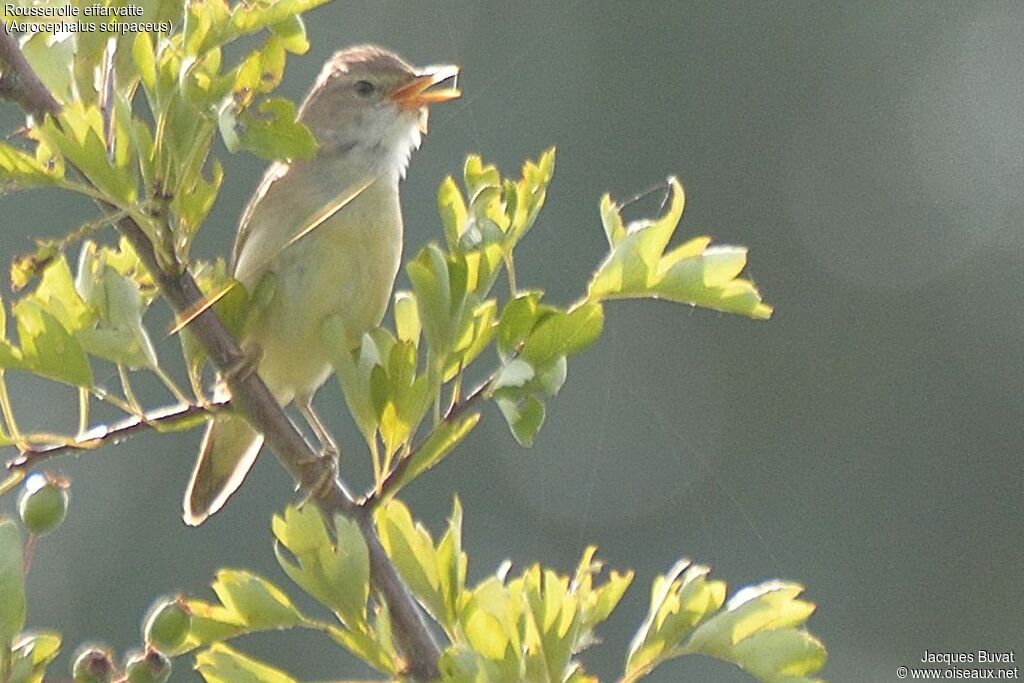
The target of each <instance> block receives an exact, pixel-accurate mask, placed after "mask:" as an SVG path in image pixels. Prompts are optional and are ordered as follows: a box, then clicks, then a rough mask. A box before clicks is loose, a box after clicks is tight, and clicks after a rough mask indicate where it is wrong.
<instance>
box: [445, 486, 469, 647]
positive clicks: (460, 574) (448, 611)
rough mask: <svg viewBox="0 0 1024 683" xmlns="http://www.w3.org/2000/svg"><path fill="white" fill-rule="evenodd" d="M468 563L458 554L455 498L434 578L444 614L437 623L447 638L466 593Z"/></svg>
mask: <svg viewBox="0 0 1024 683" xmlns="http://www.w3.org/2000/svg"><path fill="white" fill-rule="evenodd" d="M468 562H469V560H468V558H467V557H466V553H464V552H462V503H460V502H459V499H458V497H457V496H456V497H455V500H454V502H453V503H452V514H451V516H449V518H448V530H447V531H445V534H444V536H442V537H441V540H440V541H439V542H438V544H437V577H438V582H439V584H440V593H441V601H442V603H443V604H444V613H443V614H441V615H439V616H438V619H439V621H440V623H441V625H442V626H444V627H445V628H446V629H447V630H448V633H449V636H454V631H455V624H456V619H457V617H458V606H459V601H460V600H461V597H462V593H463V592H464V591H465V590H466V570H467V567H468Z"/></svg>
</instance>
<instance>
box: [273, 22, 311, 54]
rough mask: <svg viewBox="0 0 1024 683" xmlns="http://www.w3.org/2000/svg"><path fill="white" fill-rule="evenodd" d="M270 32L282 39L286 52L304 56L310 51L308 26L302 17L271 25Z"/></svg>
mask: <svg viewBox="0 0 1024 683" xmlns="http://www.w3.org/2000/svg"><path fill="white" fill-rule="evenodd" d="M270 30H271V32H273V34H274V35H275V36H277V37H278V38H280V39H281V45H282V46H283V47H284V49H285V50H287V51H288V52H291V53H292V54H294V55H304V54H306V52H307V51H308V50H309V39H307V38H306V25H305V23H303V21H302V17H300V16H298V15H295V16H291V17H288V18H287V19H284V20H283V21H279V22H278V23H276V24H271V25H270Z"/></svg>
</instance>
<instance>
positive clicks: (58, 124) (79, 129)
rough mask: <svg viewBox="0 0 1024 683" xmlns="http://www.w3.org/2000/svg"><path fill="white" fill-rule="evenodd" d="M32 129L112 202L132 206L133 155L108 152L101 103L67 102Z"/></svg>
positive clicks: (133, 185) (133, 197)
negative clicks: (110, 153) (113, 155)
mask: <svg viewBox="0 0 1024 683" xmlns="http://www.w3.org/2000/svg"><path fill="white" fill-rule="evenodd" d="M33 130H34V131H35V132H36V133H38V134H39V135H40V136H41V137H42V139H43V140H44V141H45V142H46V143H47V145H48V146H50V147H51V148H53V149H55V150H57V151H58V152H60V154H61V155H62V156H63V157H65V158H66V159H67V160H68V161H70V162H71V163H72V164H74V166H75V168H77V169H78V170H80V171H81V172H82V173H83V174H84V175H85V176H86V177H87V178H88V179H89V181H90V182H91V183H92V184H93V185H95V186H96V188H97V189H98V190H100V191H101V192H103V193H104V194H106V195H107V196H108V197H109V198H110V200H111V202H116V203H119V205H120V206H130V205H131V204H133V203H134V202H135V200H136V196H137V188H136V179H135V172H134V170H135V167H134V164H133V162H134V156H133V155H132V156H129V155H127V154H126V153H121V154H118V155H116V156H115V157H114V158H110V157H109V156H108V154H107V147H106V144H105V142H104V140H105V139H106V127H105V124H104V120H103V114H102V113H101V112H100V109H99V107H98V106H96V105H86V104H83V103H82V102H77V101H70V102H67V103H65V104H64V106H63V107H62V109H61V111H60V114H59V115H58V117H57V120H56V121H55V120H54V119H52V118H50V117H47V118H46V120H45V121H44V122H43V125H42V126H38V127H36V128H34V129H33ZM121 151H122V152H126V151H127V150H123V149H122V150H121Z"/></svg>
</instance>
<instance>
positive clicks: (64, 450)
mask: <svg viewBox="0 0 1024 683" xmlns="http://www.w3.org/2000/svg"><path fill="white" fill-rule="evenodd" d="M227 405H228V401H222V402H219V403H211V404H209V405H206V406H200V405H187V406H175V407H173V408H161V409H160V410H154V411H152V412H149V413H146V414H145V415H141V416H138V417H129V418H127V419H125V420H122V421H120V422H117V423H115V424H113V425H99V426H98V427H93V428H92V429H90V430H89V431H87V432H84V433H82V434H79V435H78V437H77V438H75V439H74V440H73V441H68V442H66V443H59V442H58V443H48V444H44V445H26V446H23V447H22V449H21V453H19V454H18V456H17V457H16V458H13V459H11V460H8V461H7V469H8V470H12V471H13V470H30V469H34V468H35V467H38V466H39V465H40V464H41V463H42V462H43V461H45V460H49V459H51V458H55V457H57V456H59V455H67V454H68V453H69V452H73V451H91V450H95V449H97V448H100V447H102V446H106V445H108V444H112V443H121V442H122V441H124V440H125V439H128V438H130V437H133V436H136V435H137V434H141V433H142V432H147V431H149V430H151V429H157V428H162V427H169V426H172V425H174V424H176V423H179V422H182V421H184V420H191V419H193V418H196V417H199V416H201V415H207V414H210V415H212V414H213V413H216V412H218V411H220V410H223V409H224V408H226V407H227Z"/></svg>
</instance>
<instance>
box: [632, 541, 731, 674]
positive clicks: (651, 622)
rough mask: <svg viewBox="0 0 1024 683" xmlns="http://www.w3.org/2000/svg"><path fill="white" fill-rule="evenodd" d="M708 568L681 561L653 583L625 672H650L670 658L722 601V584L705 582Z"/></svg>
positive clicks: (723, 596) (723, 597)
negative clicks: (649, 599)
mask: <svg viewBox="0 0 1024 683" xmlns="http://www.w3.org/2000/svg"><path fill="white" fill-rule="evenodd" d="M710 571H711V570H710V569H709V568H708V567H704V566H701V565H693V564H692V563H691V562H690V561H689V560H680V561H678V562H676V564H675V565H673V567H672V568H671V569H670V570H669V572H668V573H667V574H665V575H664V576H659V577H657V578H656V579H655V580H654V583H653V585H652V587H651V606H650V609H649V611H648V613H647V618H646V619H645V620H644V623H643V625H642V626H641V627H640V629H639V630H638V631H637V633H636V635H635V636H634V638H633V642H632V643H631V645H630V648H629V657H628V659H627V660H626V673H627V675H628V674H633V673H635V672H639V671H645V670H649V669H650V668H653V667H654V666H655V665H656V664H657V663H658V662H660V661H662V660H663V659H666V658H668V657H670V656H673V654H674V651H675V649H676V648H677V647H678V646H679V643H680V642H681V641H682V639H683V638H684V637H685V636H686V635H688V634H689V632H690V631H691V630H692V629H693V628H694V626H696V625H697V624H699V623H700V622H701V621H703V620H704V619H705V618H707V616H708V615H710V614H712V613H713V612H715V611H716V610H717V609H718V608H719V607H721V605H722V603H723V602H724V601H725V590H726V589H725V583H724V582H722V581H708V580H707V579H706V577H707V575H708V574H709V573H710Z"/></svg>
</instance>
